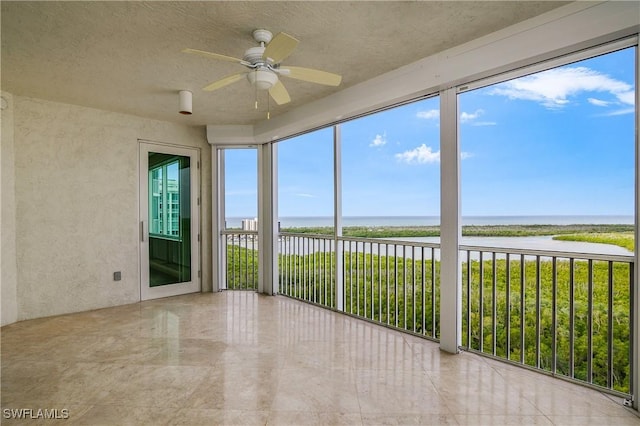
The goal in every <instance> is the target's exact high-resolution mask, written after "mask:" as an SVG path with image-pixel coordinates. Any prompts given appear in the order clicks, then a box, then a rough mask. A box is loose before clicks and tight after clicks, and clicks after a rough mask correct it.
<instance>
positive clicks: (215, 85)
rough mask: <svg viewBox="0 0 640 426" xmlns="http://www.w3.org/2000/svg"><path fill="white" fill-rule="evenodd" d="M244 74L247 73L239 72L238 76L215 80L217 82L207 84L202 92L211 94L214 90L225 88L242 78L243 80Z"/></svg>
mask: <svg viewBox="0 0 640 426" xmlns="http://www.w3.org/2000/svg"><path fill="white" fill-rule="evenodd" d="M246 74H247V73H244V72H241V73H238V74H231V75H228V76H226V77H224V78H221V79H220V80H217V81H214V82H213V83H210V84H208V85H207V86H205V87H203V88H202V90H205V91H207V92H212V91H214V90H218V89H221V88H223V87H225V86H228V85H230V84H233V83H235V82H236V81H240V80H242V78H244V76H245V75H246Z"/></svg>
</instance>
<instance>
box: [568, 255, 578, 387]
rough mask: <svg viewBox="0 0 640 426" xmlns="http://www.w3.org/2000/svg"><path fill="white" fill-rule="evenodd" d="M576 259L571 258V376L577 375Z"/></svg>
mask: <svg viewBox="0 0 640 426" xmlns="http://www.w3.org/2000/svg"><path fill="white" fill-rule="evenodd" d="M574 268H575V259H574V258H573V257H572V258H570V259H569V377H571V378H574V377H575V342H576V334H575V332H576V324H575V316H576V304H575V270H574Z"/></svg>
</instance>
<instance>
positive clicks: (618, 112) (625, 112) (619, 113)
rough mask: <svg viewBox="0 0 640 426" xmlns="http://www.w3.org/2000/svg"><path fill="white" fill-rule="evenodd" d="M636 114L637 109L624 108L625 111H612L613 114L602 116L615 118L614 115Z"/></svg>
mask: <svg viewBox="0 0 640 426" xmlns="http://www.w3.org/2000/svg"><path fill="white" fill-rule="evenodd" d="M634 112H636V109H635V108H624V109H619V110H617V111H611V112H608V113H606V114H602V115H604V116H605V117H611V116H614V115H625V114H633V113H634Z"/></svg>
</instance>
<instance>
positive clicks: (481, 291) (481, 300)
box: [478, 251, 484, 352]
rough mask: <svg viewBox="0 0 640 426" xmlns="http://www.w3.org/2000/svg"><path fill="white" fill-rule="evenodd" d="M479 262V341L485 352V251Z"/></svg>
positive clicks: (480, 254) (481, 349)
mask: <svg viewBox="0 0 640 426" xmlns="http://www.w3.org/2000/svg"><path fill="white" fill-rule="evenodd" d="M479 256H480V257H479V263H480V271H479V274H478V275H479V277H480V285H479V286H478V291H479V294H480V295H479V300H478V323H479V325H480V334H479V336H480V342H479V348H478V349H479V350H480V352H484V260H483V252H482V251H480V252H479Z"/></svg>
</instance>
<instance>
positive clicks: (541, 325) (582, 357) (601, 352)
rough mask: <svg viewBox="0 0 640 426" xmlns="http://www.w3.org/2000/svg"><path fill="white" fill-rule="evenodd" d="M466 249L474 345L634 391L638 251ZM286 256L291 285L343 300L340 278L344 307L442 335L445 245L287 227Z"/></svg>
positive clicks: (292, 289) (308, 296) (282, 255)
mask: <svg viewBox="0 0 640 426" xmlns="http://www.w3.org/2000/svg"><path fill="white" fill-rule="evenodd" d="M338 256H339V258H338ZM460 258H461V259H460V261H461V265H462V298H463V301H462V303H463V306H462V311H463V324H462V327H463V329H462V348H463V349H465V350H468V351H472V352H476V353H479V354H482V355H486V356H489V357H493V358H498V359H502V360H504V361H507V362H510V363H516V364H519V365H521V366H524V367H527V368H530V369H535V370H538V371H541V372H544V373H546V374H551V375H554V376H558V377H561V378H564V379H567V380H569V381H574V382H579V383H581V384H586V385H588V386H591V387H596V388H598V389H601V390H605V391H608V392H610V393H612V394H615V395H618V396H622V397H625V398H628V397H630V395H632V394H633V392H632V391H633V389H632V388H631V387H632V380H630V379H631V377H632V375H633V371H634V368H638V365H636V363H637V361H634V359H633V352H632V351H633V322H632V321H633V315H634V309H636V307H635V306H633V300H634V292H635V291H637V290H636V288H635V283H634V267H635V266H634V256H632V255H607V254H596V253H575V252H567V251H554V250H534V249H532V250H528V249H515V248H504V247H485V246H477V245H461V246H460ZM278 261H279V274H280V277H279V279H280V281H279V292H280V294H283V295H286V296H289V297H293V298H296V299H300V300H304V301H307V302H310V303H315V304H319V305H322V306H325V307H328V308H331V309H338V306H336V294H337V293H336V290H337V288H336V286H339V288H338V289H340V290H341V292H342V297H343V309H342V310H343V311H344V312H345V313H347V314H349V315H353V316H357V317H360V318H363V319H366V320H368V321H372V322H375V323H378V324H381V325H384V326H387V327H392V328H396V329H399V330H402V331H405V332H409V333H412V334H417V335H421V336H423V337H425V338H428V339H431V340H436V341H437V340H438V339H439V320H440V277H439V274H440V246H439V244H438V243H427V242H414V241H406V240H400V239H398V240H395V239H377V238H357V237H334V236H332V235H318V234H303V233H281V234H280V235H279V260H278ZM338 267H339V268H340V270H338V271H336V268H338Z"/></svg>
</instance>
